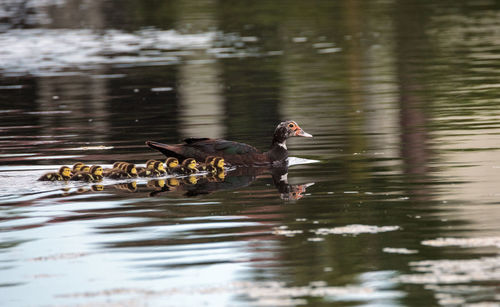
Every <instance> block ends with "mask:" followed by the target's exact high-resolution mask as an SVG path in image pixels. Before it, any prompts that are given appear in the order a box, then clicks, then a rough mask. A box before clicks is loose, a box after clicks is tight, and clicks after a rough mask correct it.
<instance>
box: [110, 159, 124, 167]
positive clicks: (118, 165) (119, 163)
mask: <svg viewBox="0 0 500 307" xmlns="http://www.w3.org/2000/svg"><path fill="white" fill-rule="evenodd" d="M122 163H125V162H119V161H117V162H115V163H113V168H120V166H121V165H122Z"/></svg>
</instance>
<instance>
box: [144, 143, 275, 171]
mask: <svg viewBox="0 0 500 307" xmlns="http://www.w3.org/2000/svg"><path fill="white" fill-rule="evenodd" d="M146 144H147V145H148V146H149V147H151V148H154V149H156V150H159V151H160V152H162V153H163V154H165V155H166V156H169V157H176V158H178V159H180V160H183V159H185V158H195V159H196V160H198V161H204V160H205V159H206V158H207V157H208V156H217V157H222V158H224V160H225V161H226V162H227V163H229V164H231V165H254V164H262V163H269V160H268V158H267V156H266V155H264V154H263V153H262V152H261V151H259V150H258V149H257V148H255V147H253V146H250V145H248V144H244V143H239V142H233V141H228V140H223V139H210V138H188V139H185V140H184V143H183V144H176V145H167V144H162V143H157V142H151V141H148V142H146Z"/></svg>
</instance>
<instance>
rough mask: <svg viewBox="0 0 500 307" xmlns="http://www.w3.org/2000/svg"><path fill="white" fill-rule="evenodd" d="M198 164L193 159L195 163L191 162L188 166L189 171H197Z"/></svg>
mask: <svg viewBox="0 0 500 307" xmlns="http://www.w3.org/2000/svg"><path fill="white" fill-rule="evenodd" d="M197 164H198V163H196V160H194V159H193V161H191V162H190V163H189V164H188V168H189V169H195V168H196V165H197Z"/></svg>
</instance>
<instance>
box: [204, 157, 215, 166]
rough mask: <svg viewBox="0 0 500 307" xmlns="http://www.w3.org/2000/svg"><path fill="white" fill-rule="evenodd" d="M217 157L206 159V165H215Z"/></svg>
mask: <svg viewBox="0 0 500 307" xmlns="http://www.w3.org/2000/svg"><path fill="white" fill-rule="evenodd" d="M215 158H216V157H214V156H208V157H207V158H206V159H205V164H206V165H209V164H212V165H214V160H215Z"/></svg>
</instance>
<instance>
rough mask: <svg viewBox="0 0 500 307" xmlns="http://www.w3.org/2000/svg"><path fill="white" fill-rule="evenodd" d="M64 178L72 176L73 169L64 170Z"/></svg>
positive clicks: (66, 168)
mask: <svg viewBox="0 0 500 307" xmlns="http://www.w3.org/2000/svg"><path fill="white" fill-rule="evenodd" d="M61 175H63V176H64V177H69V176H71V169H70V168H69V167H65V168H63V171H62V173H61Z"/></svg>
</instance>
